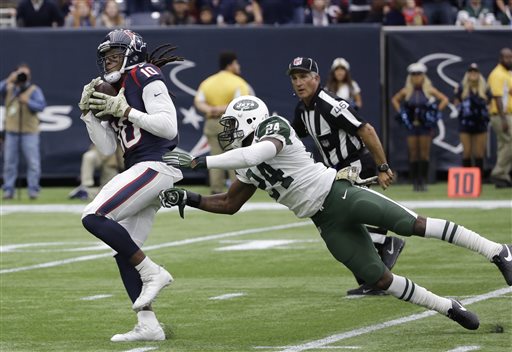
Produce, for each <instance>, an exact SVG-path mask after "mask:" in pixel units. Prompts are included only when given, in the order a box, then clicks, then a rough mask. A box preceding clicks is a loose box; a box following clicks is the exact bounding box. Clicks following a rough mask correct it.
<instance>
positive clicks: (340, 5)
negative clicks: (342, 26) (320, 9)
mask: <svg viewBox="0 0 512 352" xmlns="http://www.w3.org/2000/svg"><path fill="white" fill-rule="evenodd" d="M328 11H329V13H330V15H331V17H332V18H333V19H334V22H335V23H346V22H350V13H349V0H331V2H330V5H329V7H328Z"/></svg>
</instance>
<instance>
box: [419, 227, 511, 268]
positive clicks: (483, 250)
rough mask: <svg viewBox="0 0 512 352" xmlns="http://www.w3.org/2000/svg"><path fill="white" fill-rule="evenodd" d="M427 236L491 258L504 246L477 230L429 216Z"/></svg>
mask: <svg viewBox="0 0 512 352" xmlns="http://www.w3.org/2000/svg"><path fill="white" fill-rule="evenodd" d="M425 237H431V238H437V239H440V240H443V241H447V242H450V243H453V244H455V245H457V246H459V247H464V248H467V249H471V250H472V251H474V252H477V253H480V254H481V255H483V256H485V257H486V258H487V259H489V260H492V258H493V257H494V256H496V255H498V254H499V253H500V251H501V249H502V248H503V246H502V245H501V244H499V243H496V242H493V241H489V240H488V239H486V238H484V237H482V236H480V235H479V234H477V233H476V232H473V231H471V230H468V229H466V228H464V227H463V226H459V225H457V224H455V223H453V222H451V221H447V220H442V219H433V218H427V225H426V229H425Z"/></svg>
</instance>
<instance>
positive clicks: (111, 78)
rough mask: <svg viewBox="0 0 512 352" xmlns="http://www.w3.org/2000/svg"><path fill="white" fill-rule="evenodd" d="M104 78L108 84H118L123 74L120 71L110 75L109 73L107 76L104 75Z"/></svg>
mask: <svg viewBox="0 0 512 352" xmlns="http://www.w3.org/2000/svg"><path fill="white" fill-rule="evenodd" d="M103 78H104V79H105V81H106V82H108V83H110V84H112V83H116V82H117V81H119V80H120V79H121V72H120V71H114V72H110V73H107V74H106V75H104V76H103Z"/></svg>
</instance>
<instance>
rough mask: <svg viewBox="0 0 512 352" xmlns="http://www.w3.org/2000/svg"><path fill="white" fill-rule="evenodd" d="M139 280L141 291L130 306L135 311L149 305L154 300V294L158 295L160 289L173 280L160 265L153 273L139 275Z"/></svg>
mask: <svg viewBox="0 0 512 352" xmlns="http://www.w3.org/2000/svg"><path fill="white" fill-rule="evenodd" d="M141 280H142V291H141V292H140V295H139V297H138V298H137V300H136V301H135V303H133V306H132V308H133V310H135V311H139V310H141V309H142V308H144V307H146V306H148V305H150V304H151V302H153V301H154V300H155V298H156V296H158V294H159V293H160V291H161V290H162V289H163V288H164V287H166V286H169V285H170V284H171V283H172V282H173V281H174V280H173V278H172V276H171V274H170V273H169V272H168V271H167V270H165V269H164V268H162V267H161V266H159V267H158V269H157V271H156V272H155V273H151V274H148V275H146V276H143V277H141Z"/></svg>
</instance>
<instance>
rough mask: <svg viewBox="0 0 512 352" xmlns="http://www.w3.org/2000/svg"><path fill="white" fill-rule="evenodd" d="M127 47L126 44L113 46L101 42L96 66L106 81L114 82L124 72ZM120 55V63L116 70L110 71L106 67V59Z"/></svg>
mask: <svg viewBox="0 0 512 352" xmlns="http://www.w3.org/2000/svg"><path fill="white" fill-rule="evenodd" d="M128 50H129V49H128V48H127V47H126V46H120V45H118V46H115V47H112V46H110V44H108V43H103V44H102V45H100V47H99V48H98V60H97V64H98V68H99V69H100V72H101V76H102V77H103V79H104V80H105V81H107V82H108V83H115V82H117V81H119V79H120V78H121V74H123V73H124V70H125V66H126V60H127V51H128ZM116 55H118V56H120V57H121V58H120V61H121V60H122V64H121V66H120V68H119V69H118V70H115V71H111V70H108V69H107V60H108V59H109V58H112V57H113V56H116ZM109 71H110V72H109Z"/></svg>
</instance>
